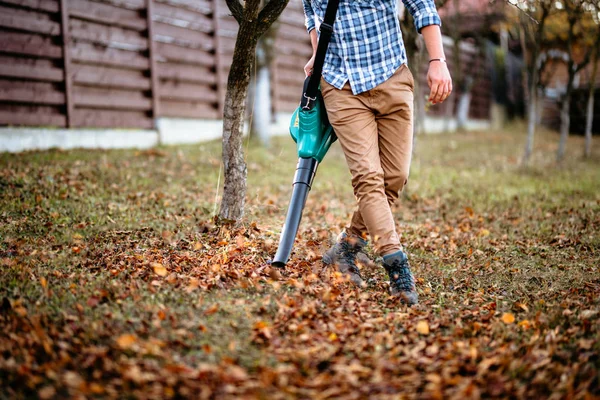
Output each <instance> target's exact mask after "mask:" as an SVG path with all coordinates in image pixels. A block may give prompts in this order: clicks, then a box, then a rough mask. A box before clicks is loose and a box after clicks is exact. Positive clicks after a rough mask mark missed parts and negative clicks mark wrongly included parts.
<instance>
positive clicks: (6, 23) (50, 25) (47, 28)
mask: <svg viewBox="0 0 600 400" xmlns="http://www.w3.org/2000/svg"><path fill="white" fill-rule="evenodd" d="M15 11H16V10H15V9H10V8H8V7H0V27H2V28H8V29H14V30H17V31H24V32H33V33H40V34H43V35H49V36H57V35H59V34H60V24H59V23H58V22H56V21H52V20H51V19H50V18H49V16H48V14H44V13H38V12H35V11H25V10H19V11H20V12H15ZM26 14H27V15H26Z"/></svg>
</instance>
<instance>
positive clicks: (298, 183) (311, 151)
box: [272, 92, 337, 267]
mask: <svg viewBox="0 0 600 400" xmlns="http://www.w3.org/2000/svg"><path fill="white" fill-rule="evenodd" d="M311 105H312V103H311ZM290 134H291V135H292V138H293V139H294V141H295V142H296V143H297V145H298V157H299V159H298V166H297V167H296V175H295V176H294V182H293V190H292V199H291V201H290V205H289V208H288V212H287V217H286V220H285V225H284V226H283V229H282V231H281V237H280V239H279V247H278V249H277V253H276V254H275V258H273V262H272V264H273V265H274V266H276V267H284V266H285V264H286V263H287V261H288V259H289V258H290V254H291V252H292V247H293V245H294V240H295V238H296V234H297V233H298V226H299V225H300V219H301V218H302V211H303V210H304V205H305V204H306V198H307V196H308V192H309V191H310V188H311V185H312V181H313V178H314V176H315V173H316V171H317V167H318V165H319V163H320V162H321V161H322V160H323V157H325V154H327V151H328V150H329V147H330V146H331V144H332V143H333V142H335V140H336V139H337V137H336V136H335V133H334V131H333V127H332V126H331V124H329V120H328V119H327V111H326V110H325V106H324V103H323V98H322V97H321V93H320V92H319V93H318V95H317V97H316V98H315V99H314V105H312V108H310V109H309V108H308V107H305V108H301V107H298V108H297V109H296V111H294V114H292V120H291V123H290Z"/></svg>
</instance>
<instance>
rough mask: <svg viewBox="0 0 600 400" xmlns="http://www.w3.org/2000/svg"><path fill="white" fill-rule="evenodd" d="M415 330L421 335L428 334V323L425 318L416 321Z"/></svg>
mask: <svg viewBox="0 0 600 400" xmlns="http://www.w3.org/2000/svg"><path fill="white" fill-rule="evenodd" d="M417 332H419V333H420V334H421V335H429V323H428V322H427V321H425V320H421V321H419V322H417Z"/></svg>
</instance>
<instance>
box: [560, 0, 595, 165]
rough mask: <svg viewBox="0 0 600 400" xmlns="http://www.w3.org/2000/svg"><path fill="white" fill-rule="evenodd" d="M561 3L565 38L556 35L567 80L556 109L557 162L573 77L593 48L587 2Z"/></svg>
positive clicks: (565, 135)
mask: <svg viewBox="0 0 600 400" xmlns="http://www.w3.org/2000/svg"><path fill="white" fill-rule="evenodd" d="M561 4H562V6H563V7H564V10H563V12H562V13H561V14H562V15H564V18H565V19H566V22H567V24H566V26H567V30H566V38H561V35H560V34H559V38H561V39H563V40H566V42H565V51H566V53H567V55H568V61H567V72H568V80H567V86H566V89H565V93H564V95H563V98H562V104H561V111H560V141H559V145H558V152H557V154H556V159H557V161H562V159H563V158H564V155H565V151H566V147H567V138H568V137H569V128H570V122H571V119H570V105H571V95H572V93H573V87H574V82H575V77H576V76H577V74H578V73H579V72H580V71H581V70H582V69H583V68H585V67H586V66H587V65H588V63H589V62H590V57H591V53H592V50H593V47H594V46H592V43H590V41H589V39H590V35H589V32H590V30H589V27H590V22H591V18H592V16H591V13H590V12H588V10H589V3H587V2H586V1H584V0H568V1H565V2H563V3H561ZM556 23H557V24H558V25H560V26H561V27H563V26H565V24H564V19H563V18H557V22H556ZM559 43H560V42H559ZM584 52H585V55H583V56H582V53H584Z"/></svg>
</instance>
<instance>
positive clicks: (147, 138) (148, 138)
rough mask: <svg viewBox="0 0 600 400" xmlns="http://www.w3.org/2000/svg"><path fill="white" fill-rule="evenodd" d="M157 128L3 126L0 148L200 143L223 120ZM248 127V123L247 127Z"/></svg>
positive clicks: (446, 126) (283, 130) (443, 122)
mask: <svg viewBox="0 0 600 400" xmlns="http://www.w3.org/2000/svg"><path fill="white" fill-rule="evenodd" d="M291 115H292V114H291V113H281V114H278V115H276V118H275V122H274V123H273V124H271V127H270V134H271V135H272V136H282V135H283V136H285V135H289V132H288V129H289V123H290V119H291ZM490 126H491V124H490V121H486V120H468V121H467V129H468V130H487V129H489V128H490ZM156 128H157V129H156V130H138V129H51V128H11V127H8V128H0V152H11V153H17V152H21V151H26V150H48V149H51V148H60V149H74V148H86V149H124V148H141V149H143V148H149V147H153V146H156V145H159V144H166V145H174V144H183V143H200V142H205V141H209V140H215V139H219V138H220V137H221V135H222V130H223V122H222V121H221V120H195V119H184V118H159V119H157V121H156ZM245 130H246V131H247V127H246V128H245ZM454 130H456V120H455V119H447V118H432V117H427V118H426V119H425V132H426V133H443V132H452V131H454Z"/></svg>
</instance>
